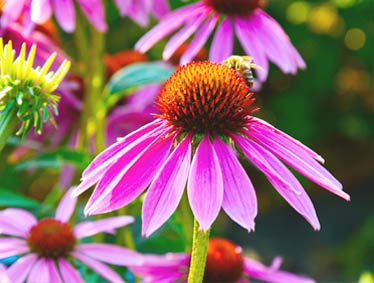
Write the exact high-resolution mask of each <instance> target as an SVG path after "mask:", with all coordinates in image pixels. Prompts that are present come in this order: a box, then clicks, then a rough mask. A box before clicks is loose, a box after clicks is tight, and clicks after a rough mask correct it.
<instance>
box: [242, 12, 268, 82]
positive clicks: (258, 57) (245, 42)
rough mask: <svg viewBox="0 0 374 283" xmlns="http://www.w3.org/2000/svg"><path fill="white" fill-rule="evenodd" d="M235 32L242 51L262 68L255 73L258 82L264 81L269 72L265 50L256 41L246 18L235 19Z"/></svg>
mask: <svg viewBox="0 0 374 283" xmlns="http://www.w3.org/2000/svg"><path fill="white" fill-rule="evenodd" d="M235 31H236V34H237V35H238V39H239V41H240V44H241V45H242V47H243V49H244V51H245V52H246V53H247V54H249V55H251V56H252V57H253V59H254V62H255V63H256V64H257V65H259V66H260V67H262V70H259V71H258V72H256V73H257V76H258V79H259V80H260V81H265V80H266V77H267V75H268V72H269V62H268V60H267V59H266V55H265V49H264V47H263V46H262V45H261V43H260V42H259V41H258V40H257V38H256V35H255V32H254V30H253V27H252V26H251V25H250V24H248V21H247V19H246V18H242V17H235Z"/></svg>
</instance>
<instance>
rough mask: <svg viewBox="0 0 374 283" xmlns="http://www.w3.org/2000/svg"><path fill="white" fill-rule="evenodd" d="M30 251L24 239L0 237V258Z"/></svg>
mask: <svg viewBox="0 0 374 283" xmlns="http://www.w3.org/2000/svg"><path fill="white" fill-rule="evenodd" d="M28 251H30V248H29V247H28V245H27V243H26V241H25V240H24V239H17V238H0V258H6V257H10V256H15V255H20V254H23V253H26V252H28Z"/></svg>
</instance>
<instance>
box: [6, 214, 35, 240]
mask: <svg viewBox="0 0 374 283" xmlns="http://www.w3.org/2000/svg"><path fill="white" fill-rule="evenodd" d="M0 216H1V219H2V220H1V222H0V223H4V224H5V225H7V224H8V225H7V226H8V228H9V229H11V230H9V231H12V232H13V234H14V233H18V232H20V234H19V236H21V237H26V235H27V233H28V232H29V230H30V229H31V227H32V226H34V225H35V224H36V223H37V220H36V218H35V216H34V215H32V214H31V213H30V212H27V211H26V210H23V209H19V208H7V209H4V210H3V211H1V212H0ZM0 225H1V224H0ZM0 227H1V226H0ZM17 236H18V235H17Z"/></svg>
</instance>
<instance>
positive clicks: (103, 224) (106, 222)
mask: <svg viewBox="0 0 374 283" xmlns="http://www.w3.org/2000/svg"><path fill="white" fill-rule="evenodd" d="M133 222H134V217H131V216H114V217H108V218H105V219H101V220H96V221H85V222H81V223H79V224H77V225H76V226H75V227H74V235H75V236H76V237H77V238H78V239H82V238H85V237H89V236H93V235H95V234H97V233H100V232H107V231H111V230H113V229H116V228H119V227H123V226H125V225H128V224H130V223H133Z"/></svg>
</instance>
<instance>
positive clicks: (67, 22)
mask: <svg viewBox="0 0 374 283" xmlns="http://www.w3.org/2000/svg"><path fill="white" fill-rule="evenodd" d="M52 5H53V11H54V13H55V16H56V20H57V22H58V24H59V25H60V26H61V28H62V29H63V30H64V31H66V32H73V31H74V30H75V10H74V3H73V0H52Z"/></svg>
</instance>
